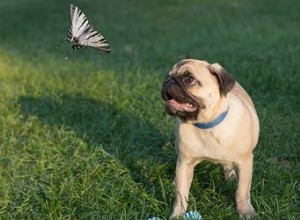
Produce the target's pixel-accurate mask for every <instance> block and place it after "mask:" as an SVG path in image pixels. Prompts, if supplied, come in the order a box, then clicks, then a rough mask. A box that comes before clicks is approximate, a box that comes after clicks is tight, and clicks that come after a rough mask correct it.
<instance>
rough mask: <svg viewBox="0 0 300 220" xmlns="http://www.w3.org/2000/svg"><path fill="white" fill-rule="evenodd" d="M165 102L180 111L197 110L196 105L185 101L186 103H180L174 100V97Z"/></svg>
mask: <svg viewBox="0 0 300 220" xmlns="http://www.w3.org/2000/svg"><path fill="white" fill-rule="evenodd" d="M166 104H167V105H169V106H172V108H174V110H176V111H181V112H194V111H196V110H197V108H198V107H197V106H195V105H194V104H192V103H189V102H186V103H181V102H178V101H176V100H175V99H169V100H167V101H166Z"/></svg>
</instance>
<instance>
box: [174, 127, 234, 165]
mask: <svg viewBox="0 0 300 220" xmlns="http://www.w3.org/2000/svg"><path fill="white" fill-rule="evenodd" d="M178 129H179V130H178V134H177V135H178V136H177V151H178V153H179V154H182V155H184V156H185V157H186V158H197V159H200V160H210V161H214V162H222V161H231V156H230V144H229V143H230V140H229V139H228V138H226V136H223V135H220V134H219V133H218V132H216V131H213V130H212V129H207V130H198V129H199V128H196V127H195V129H185V127H184V126H179V128H178Z"/></svg>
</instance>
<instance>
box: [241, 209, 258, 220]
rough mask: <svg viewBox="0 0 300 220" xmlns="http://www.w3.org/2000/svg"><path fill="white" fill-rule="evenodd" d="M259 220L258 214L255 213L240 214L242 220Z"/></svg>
mask: <svg viewBox="0 0 300 220" xmlns="http://www.w3.org/2000/svg"><path fill="white" fill-rule="evenodd" d="M256 218H257V213H256V212H255V211H250V212H248V213H245V214H241V213H240V219H242V220H250V219H252V220H253V219H256Z"/></svg>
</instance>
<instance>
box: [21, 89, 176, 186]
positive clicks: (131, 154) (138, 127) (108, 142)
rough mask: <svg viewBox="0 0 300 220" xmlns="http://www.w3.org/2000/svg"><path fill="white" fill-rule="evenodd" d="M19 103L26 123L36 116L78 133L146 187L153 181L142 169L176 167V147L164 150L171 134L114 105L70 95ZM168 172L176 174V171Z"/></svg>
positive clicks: (29, 99)
mask: <svg viewBox="0 0 300 220" xmlns="http://www.w3.org/2000/svg"><path fill="white" fill-rule="evenodd" d="M19 103H20V107H21V111H22V113H23V116H24V120H30V117H32V116H33V117H37V118H38V119H39V120H40V121H42V122H43V123H45V124H47V125H50V126H53V127H58V128H61V127H63V128H64V129H65V130H66V131H68V130H71V131H75V132H76V135H77V136H78V137H79V138H81V139H82V140H83V141H84V142H85V143H87V145H88V146H89V147H90V150H91V151H92V150H93V148H95V147H99V146H101V147H103V149H104V150H105V151H106V152H108V153H109V154H111V155H112V156H114V157H116V159H118V160H119V162H120V163H121V164H123V165H124V166H126V168H128V169H129V170H130V172H131V175H132V176H133V178H134V179H135V180H136V181H139V182H142V183H143V184H146V183H148V181H149V180H148V179H147V178H146V177H143V174H142V173H141V169H147V167H149V166H150V167H151V166H153V165H154V164H165V163H168V162H171V163H174V164H175V161H176V159H175V153H174V152H173V151H174V150H173V147H169V148H165V147H164V146H166V145H168V146H169V145H170V144H169V143H170V140H168V139H169V136H167V134H162V133H161V132H160V131H159V130H158V129H157V128H155V127H154V126H153V125H152V124H150V123H148V122H147V121H145V119H144V118H143V117H140V118H138V117H136V116H135V115H133V114H132V113H130V112H122V111H121V110H119V109H117V108H116V107H115V106H113V105H111V104H108V103H104V102H99V101H97V100H94V99H91V98H87V97H84V96H82V95H74V96H70V95H68V94H63V95H61V96H60V97H59V98H51V97H32V96H21V97H19ZM143 166H146V167H144V168H143ZM174 166H175V165H174ZM174 166H172V168H174ZM168 173H171V174H172V175H173V173H174V171H170V172H168ZM164 175H168V174H167V173H166V174H164ZM170 178H172V177H170Z"/></svg>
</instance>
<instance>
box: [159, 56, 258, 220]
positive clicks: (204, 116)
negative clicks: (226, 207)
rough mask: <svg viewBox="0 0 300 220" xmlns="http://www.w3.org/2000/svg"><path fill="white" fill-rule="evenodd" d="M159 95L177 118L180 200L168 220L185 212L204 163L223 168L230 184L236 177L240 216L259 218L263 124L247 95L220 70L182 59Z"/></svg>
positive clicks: (218, 66)
mask: <svg viewBox="0 0 300 220" xmlns="http://www.w3.org/2000/svg"><path fill="white" fill-rule="evenodd" d="M161 96H162V98H163V99H164V101H165V108H166V112H167V113H168V114H169V115H172V116H176V117H177V127H176V152H177V154H178V157H177V163H176V177H175V185H176V195H175V196H176V201H175V205H174V208H173V212H172V214H171V216H170V218H171V219H172V218H176V217H180V216H182V215H183V214H184V213H185V212H186V211H187V206H188V198H189V190H190V186H191V183H192V179H193V173H194V168H195V166H196V165H197V164H199V163H200V162H201V161H203V160H208V161H211V162H215V163H220V164H221V165H222V166H223V167H224V171H225V177H226V179H230V178H232V177H237V178H238V186H237V190H236V194H235V202H236V209H237V212H238V213H239V215H240V217H241V218H243V219H251V218H253V217H255V216H256V212H255V210H254V208H253V206H252V204H251V200H250V188H251V179H252V167H253V154H252V151H253V149H254V148H255V147H256V144H257V141H258V136H259V120H258V117H257V113H256V110H255V107H254V104H253V102H252V100H251V98H250V96H249V95H248V94H247V92H246V91H245V90H244V89H243V88H242V87H241V86H240V84H239V83H237V82H236V81H235V80H234V78H233V77H232V76H231V75H230V74H229V73H228V72H227V71H226V70H225V69H224V68H223V67H222V66H221V65H219V64H217V63H214V64H209V63H208V62H206V61H201V60H195V59H184V60H181V61H180V62H179V63H177V64H175V65H174V66H173V69H172V70H171V71H170V73H169V74H168V76H167V78H166V80H165V81H164V83H163V86H162V90H161Z"/></svg>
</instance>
